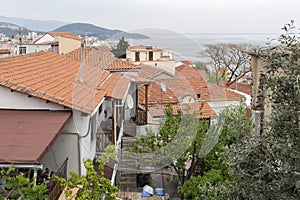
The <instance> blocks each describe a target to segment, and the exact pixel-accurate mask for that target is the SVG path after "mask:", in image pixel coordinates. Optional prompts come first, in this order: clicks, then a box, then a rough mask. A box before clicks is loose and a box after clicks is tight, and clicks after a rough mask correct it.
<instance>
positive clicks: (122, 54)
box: [112, 37, 129, 58]
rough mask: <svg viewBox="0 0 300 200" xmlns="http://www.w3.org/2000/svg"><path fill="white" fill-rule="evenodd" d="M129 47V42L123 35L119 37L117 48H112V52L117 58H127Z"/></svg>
mask: <svg viewBox="0 0 300 200" xmlns="http://www.w3.org/2000/svg"><path fill="white" fill-rule="evenodd" d="M128 47H129V43H128V42H127V41H126V40H125V39H124V37H122V38H121V39H119V43H118V44H117V47H116V48H112V53H113V54H114V56H115V57H117V58H126V49H127V48H128Z"/></svg>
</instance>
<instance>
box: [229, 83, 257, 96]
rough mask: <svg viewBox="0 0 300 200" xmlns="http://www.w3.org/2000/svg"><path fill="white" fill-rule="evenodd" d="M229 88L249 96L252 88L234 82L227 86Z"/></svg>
mask: <svg viewBox="0 0 300 200" xmlns="http://www.w3.org/2000/svg"><path fill="white" fill-rule="evenodd" d="M229 88H231V89H233V90H237V91H240V92H243V93H245V94H249V95H251V93H252V91H251V90H252V87H251V85H250V84H247V83H238V82H234V83H233V84H231V85H230V86H229Z"/></svg>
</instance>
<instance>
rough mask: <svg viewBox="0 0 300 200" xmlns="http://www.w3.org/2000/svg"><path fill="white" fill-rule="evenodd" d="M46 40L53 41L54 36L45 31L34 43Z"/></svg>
mask: <svg viewBox="0 0 300 200" xmlns="http://www.w3.org/2000/svg"><path fill="white" fill-rule="evenodd" d="M46 42H54V37H53V36H52V35H50V34H49V33H46V34H45V35H43V36H42V37H41V38H40V39H39V40H37V41H36V42H35V44H42V43H46Z"/></svg>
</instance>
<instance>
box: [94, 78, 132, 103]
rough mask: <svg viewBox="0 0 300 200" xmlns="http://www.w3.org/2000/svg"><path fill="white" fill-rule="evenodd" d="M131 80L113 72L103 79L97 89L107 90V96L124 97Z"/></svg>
mask: <svg viewBox="0 0 300 200" xmlns="http://www.w3.org/2000/svg"><path fill="white" fill-rule="evenodd" d="M130 82H131V80H130V79H128V78H126V77H125V76H123V75H121V74H111V75H110V76H109V77H108V78H107V79H106V80H104V81H102V82H101V83H100V84H99V85H98V87H97V89H100V90H101V89H102V90H104V91H106V93H107V94H106V96H107V97H111V98H114V99H120V100H122V99H124V98H125V95H126V92H127V90H128V87H129V85H130Z"/></svg>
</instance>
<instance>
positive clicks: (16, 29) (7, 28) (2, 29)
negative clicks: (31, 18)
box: [0, 22, 43, 37]
mask: <svg viewBox="0 0 300 200" xmlns="http://www.w3.org/2000/svg"><path fill="white" fill-rule="evenodd" d="M28 32H31V30H29V29H27V28H25V27H21V26H18V25H15V24H11V23H6V22H0V33H3V34H5V35H6V36H9V37H12V36H15V35H18V34H19V33H20V34H22V35H27V34H28ZM41 33H43V32H38V34H41Z"/></svg>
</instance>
